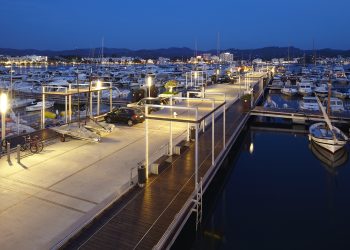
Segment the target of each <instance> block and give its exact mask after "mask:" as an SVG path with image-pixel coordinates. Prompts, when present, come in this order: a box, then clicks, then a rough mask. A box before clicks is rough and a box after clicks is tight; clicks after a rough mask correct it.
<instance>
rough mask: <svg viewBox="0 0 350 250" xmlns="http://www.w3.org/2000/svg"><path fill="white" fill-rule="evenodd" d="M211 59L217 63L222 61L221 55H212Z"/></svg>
mask: <svg viewBox="0 0 350 250" xmlns="http://www.w3.org/2000/svg"><path fill="white" fill-rule="evenodd" d="M211 60H212V62H214V63H217V62H219V61H220V57H218V56H212V57H211Z"/></svg>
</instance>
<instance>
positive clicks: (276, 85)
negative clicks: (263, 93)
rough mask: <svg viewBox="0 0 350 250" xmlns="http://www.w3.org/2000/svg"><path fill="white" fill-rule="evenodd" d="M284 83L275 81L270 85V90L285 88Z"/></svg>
mask: <svg viewBox="0 0 350 250" xmlns="http://www.w3.org/2000/svg"><path fill="white" fill-rule="evenodd" d="M283 85H284V82H282V81H281V80H277V79H276V80H273V81H272V83H271V84H270V86H269V88H270V89H281V88H283Z"/></svg>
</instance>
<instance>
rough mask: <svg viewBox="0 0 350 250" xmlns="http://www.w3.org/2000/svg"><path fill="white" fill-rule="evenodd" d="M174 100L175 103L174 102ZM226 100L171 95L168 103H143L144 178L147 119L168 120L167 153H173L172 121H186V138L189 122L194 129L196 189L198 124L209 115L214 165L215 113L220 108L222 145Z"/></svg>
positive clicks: (147, 156) (146, 164)
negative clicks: (150, 111)
mask: <svg viewBox="0 0 350 250" xmlns="http://www.w3.org/2000/svg"><path fill="white" fill-rule="evenodd" d="M174 101H176V103H174ZM225 104H226V101H225V100H217V99H214V98H188V97H172V98H170V104H169V105H145V116H146V121H145V123H146V125H145V136H146V152H145V168H146V178H148V173H149V167H150V163H149V135H148V129H149V120H157V121H167V122H169V155H172V153H173V134H172V123H173V122H182V123H187V140H189V139H190V136H189V135H190V124H192V127H194V130H195V160H194V162H195V187H196V190H198V183H199V182H198V165H199V162H198V132H199V127H200V124H201V123H202V122H203V121H204V120H205V119H206V118H208V117H210V116H211V124H212V126H211V127H212V140H211V141H212V143H211V149H212V165H215V152H214V150H215V114H218V113H219V112H220V110H221V109H222V114H223V138H224V139H223V147H224V148H225V147H226V143H225V131H226V128H225V116H226V112H225V109H226V105H225ZM150 108H153V109H154V108H159V109H160V110H159V111H156V112H152V113H149V109H150Z"/></svg>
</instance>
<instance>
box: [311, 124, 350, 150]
mask: <svg viewBox="0 0 350 250" xmlns="http://www.w3.org/2000/svg"><path fill="white" fill-rule="evenodd" d="M309 139H310V140H311V141H313V142H314V143H316V144H317V145H319V146H321V147H322V148H324V149H327V150H328V151H330V152H331V153H335V152H336V151H338V150H340V149H342V148H343V147H344V146H345V145H346V143H347V141H348V138H347V136H346V135H345V134H344V133H343V132H342V131H340V130H339V129H338V128H336V127H334V126H333V128H332V130H329V129H328V128H326V125H325V124H324V123H322V122H321V123H315V124H313V125H311V126H310V128H309Z"/></svg>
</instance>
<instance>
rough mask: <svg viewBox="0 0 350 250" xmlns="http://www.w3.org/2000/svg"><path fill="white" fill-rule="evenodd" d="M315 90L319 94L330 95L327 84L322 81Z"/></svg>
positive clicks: (322, 95) (321, 95)
mask: <svg viewBox="0 0 350 250" xmlns="http://www.w3.org/2000/svg"><path fill="white" fill-rule="evenodd" d="M314 91H315V94H317V95H318V96H320V97H326V96H327V95H328V87H327V84H324V83H322V84H321V85H320V86H318V87H316V88H315V90H314Z"/></svg>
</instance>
